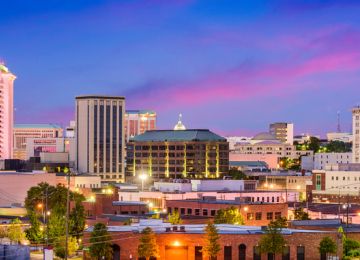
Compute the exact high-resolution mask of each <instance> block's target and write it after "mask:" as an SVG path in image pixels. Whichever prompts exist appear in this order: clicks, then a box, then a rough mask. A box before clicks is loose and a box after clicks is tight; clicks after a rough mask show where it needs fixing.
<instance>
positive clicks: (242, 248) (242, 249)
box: [239, 244, 246, 260]
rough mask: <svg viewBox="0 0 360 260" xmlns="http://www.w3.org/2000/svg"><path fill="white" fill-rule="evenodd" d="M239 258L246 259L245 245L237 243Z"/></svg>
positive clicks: (240, 259)
mask: <svg viewBox="0 0 360 260" xmlns="http://www.w3.org/2000/svg"><path fill="white" fill-rule="evenodd" d="M239 260H246V245H244V244H240V245H239Z"/></svg>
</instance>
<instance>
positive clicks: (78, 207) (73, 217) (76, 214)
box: [69, 201, 86, 239]
mask: <svg viewBox="0 0 360 260" xmlns="http://www.w3.org/2000/svg"><path fill="white" fill-rule="evenodd" d="M69 219H70V221H69V222H70V223H69V230H70V234H71V235H73V236H75V237H76V238H77V239H79V238H80V237H81V234H82V233H83V231H84V229H85V219H86V214H85V209H84V206H83V205H82V203H81V201H77V202H75V207H74V208H73V209H72V210H71V212H70V215H69Z"/></svg>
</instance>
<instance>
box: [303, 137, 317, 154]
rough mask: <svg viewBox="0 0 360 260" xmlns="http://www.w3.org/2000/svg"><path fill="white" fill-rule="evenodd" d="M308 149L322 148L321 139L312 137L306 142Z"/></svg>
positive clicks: (315, 150)
mask: <svg viewBox="0 0 360 260" xmlns="http://www.w3.org/2000/svg"><path fill="white" fill-rule="evenodd" d="M306 145H307V148H308V150H311V151H314V152H317V151H319V149H320V139H319V138H317V137H314V136H311V137H310V140H309V141H308V142H307V143H306Z"/></svg>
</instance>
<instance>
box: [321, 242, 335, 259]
mask: <svg viewBox="0 0 360 260" xmlns="http://www.w3.org/2000/svg"><path fill="white" fill-rule="evenodd" d="M336 250H337V246H336V243H335V242H334V240H333V239H332V238H331V237H324V238H323V239H322V240H321V241H320V246H319V252H320V254H321V255H325V258H326V256H327V254H334V253H336Z"/></svg>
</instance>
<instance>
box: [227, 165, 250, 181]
mask: <svg viewBox="0 0 360 260" xmlns="http://www.w3.org/2000/svg"><path fill="white" fill-rule="evenodd" d="M229 175H230V176H231V177H232V179H233V180H247V179H248V176H247V175H246V174H245V173H243V172H242V171H240V170H238V169H237V168H235V167H232V168H231V169H230V170H229Z"/></svg>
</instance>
